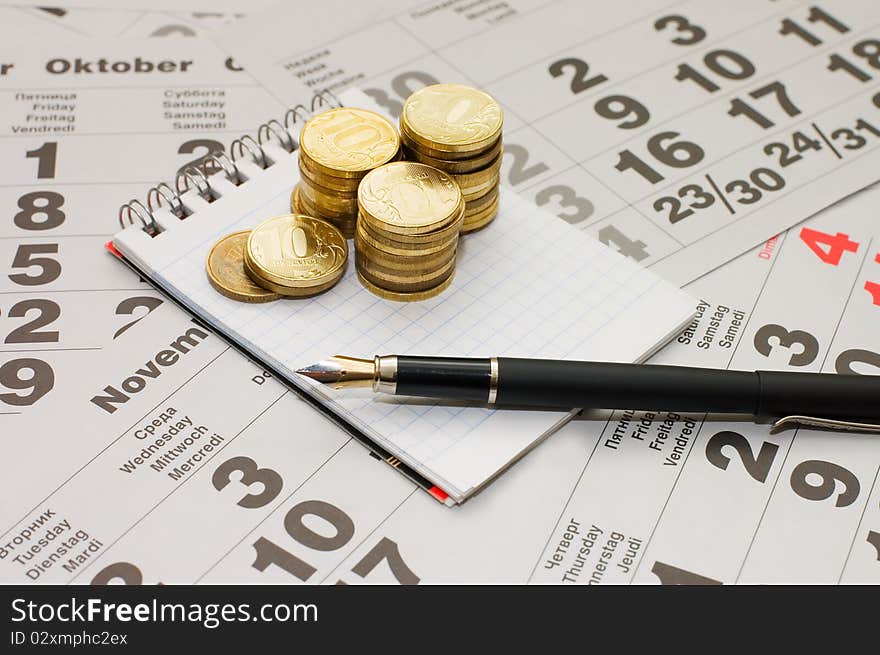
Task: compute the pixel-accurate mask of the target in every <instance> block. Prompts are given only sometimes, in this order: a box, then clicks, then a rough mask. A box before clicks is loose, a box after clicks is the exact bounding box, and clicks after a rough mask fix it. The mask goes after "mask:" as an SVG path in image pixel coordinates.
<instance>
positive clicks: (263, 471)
mask: <svg viewBox="0 0 880 655" xmlns="http://www.w3.org/2000/svg"><path fill="white" fill-rule="evenodd" d="M232 473H240V474H241V475H240V476H239V478H238V480H239V482H240V483H241V484H242V485H244V486H245V487H248V488H250V487H251V486H252V485H255V484H259V485H261V486H262V491H261V492H260V493H257V494H254V493H249V494H247V495H246V496H242V497H241V498H240V499H239V501H238V505H239V506H240V507H246V508H247V509H259V508H260V507H265V506H266V505H268V504H269V503H271V502H272V501H273V500H275V499H276V498H277V497H278V494H280V493H281V489H282V488H283V487H284V482H283V481H282V479H281V476H280V475H279V474H278V472H277V471H274V470H273V469H270V468H260V467H259V466H257V463H256V462H255V461H254V460H252V459H251V458H250V457H244V456H242V457H233V458H232V459H228V460H226V461H225V462H223V463H222V464H221V465H220V466H218V467H217V470H215V471H214V475H213V476H212V477H211V482H212V484H213V485H214V488H215V489H216V490H217V491H222V490H223V489H225V488H226V486H227V485H228V484H229V483H230V482H232V477H231V474H232Z"/></svg>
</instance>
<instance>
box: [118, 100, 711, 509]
mask: <svg viewBox="0 0 880 655" xmlns="http://www.w3.org/2000/svg"><path fill="white" fill-rule="evenodd" d="M326 98H327V96H317V97H316V98H315V99H314V102H313V110H314V107H315V105H318V106H320V104H321V100H324V99H326ZM342 101H343V102H344V103H345V104H347V105H351V106H359V107H367V108H372V109H374V110H378V108H376V107H375V105H374V104H373V103H372V101H371V100H370V99H368V98H367V97H366V96H365V95H364V94H362V93H360V92H358V91H348V92H346V93H345V94H343V96H342ZM306 116H307V112H305V111H304V110H303V109H302V108H300V109H298V110H296V111H290V112H288V115H287V117H286V118H287V120H286V121H285V125H284V126H282V124H281V123H280V122H278V121H270V122H269V123H267V124H265V125H263V126H261V127H260V129H259V130H258V138H257V139H252V138H249V137H245V138H244V139H243V140H240V141H239V142H238V143H237V144H234V145H233V147H231V151H232V153H233V155H238V156H237V158H227V157H226V156H222V157H218V159H217V164H218V166H222V168H223V172H222V173H218V174H216V175H214V176H212V177H205V176H204V175H203V174H202V173H200V172H199V171H195V170H191V171H189V172H185V173H183V174H182V175H181V176H180V177H179V178H178V180H177V182H180V183H181V184H180V185H179V187H180V188H183V187H184V186H185V185H189V186H191V188H190V189H189V190H188V191H186V192H184V193H182V194H177V193H175V192H173V191H172V190H171V187H170V186H168V185H160V186H158V187H155V188H154V189H151V190H150V192H149V194H148V196H147V197H148V202H147V203H138V202H133V203H129V204H128V205H125V206H123V208H122V209H121V210H120V220H121V221H124V220H126V219H128V221H129V222H130V223H131V225H129V226H128V227H126V228H125V229H123V230H122V231H121V232H119V233H118V234H116V235H115V237H114V238H113V242H112V244H113V246H114V249H115V251H116V253H117V254H118V255H119V256H121V257H122V258H123V259H124V260H125V261H126V262H127V263H128V264H129V265H131V266H132V267H134V268H135V269H136V270H138V271H139V272H140V273H141V274H142V275H144V276H145V277H146V278H148V279H149V280H151V281H152V282H153V283H154V284H155V285H156V286H157V287H158V288H159V289H161V290H163V291H164V292H165V293H167V294H168V295H170V296H171V297H172V298H174V299H175V300H176V301H178V302H179V303H180V304H182V305H183V306H185V307H186V308H187V309H189V310H190V311H191V312H192V313H193V314H195V315H196V316H197V317H198V318H199V319H200V320H201V321H203V322H204V323H205V324H207V325H208V326H210V327H211V328H212V329H213V330H215V331H217V332H218V333H220V334H222V335H223V336H225V337H226V338H227V339H228V340H229V341H230V342H232V343H233V344H235V345H237V346H238V347H240V348H242V349H243V350H245V351H246V352H247V353H248V354H249V356H251V357H252V358H253V359H255V360H257V361H258V362H260V364H261V365H262V366H264V367H266V368H267V369H268V370H271V371H274V372H275V373H276V374H277V375H279V376H280V377H282V378H283V379H284V380H285V381H286V382H287V383H288V384H289V385H291V386H293V387H295V388H296V389H297V390H299V391H301V392H303V393H304V394H305V395H306V396H307V397H309V398H310V399H312V400H313V401H314V402H315V404H316V405H318V406H320V407H321V408H323V409H324V410H325V411H328V412H329V413H331V414H332V415H333V416H334V417H335V418H336V419H337V420H339V421H340V422H342V423H343V424H345V425H346V426H347V427H348V428H349V429H350V431H352V433H353V434H354V435H355V436H357V437H359V438H361V439H362V440H364V441H366V442H367V443H368V445H370V447H371V448H372V449H373V450H374V452H376V453H377V454H379V455H380V456H381V457H382V458H383V459H385V460H386V461H388V463H390V464H391V465H392V466H394V467H395V468H397V469H398V470H400V471H402V472H404V473H406V474H408V475H409V476H410V477H412V478H413V479H415V480H416V481H418V482H419V483H420V484H422V485H423V486H424V487H425V488H426V489H428V490H429V491H431V493H432V494H433V495H434V496H435V497H437V498H438V499H440V500H443V501H445V502H447V503H448V504H451V503H453V502H461V501H463V500H464V499H466V498H467V497H468V496H470V495H471V494H473V493H475V492H476V491H477V490H479V489H480V488H481V487H482V486H483V485H484V484H486V483H487V482H488V481H490V480H491V479H493V478H494V477H495V476H496V475H498V474H499V473H500V472H501V471H503V470H504V469H505V468H506V467H507V466H509V465H510V464H511V463H513V462H514V461H516V460H517V459H518V458H519V457H520V456H522V455H523V454H524V453H526V452H527V451H528V450H529V449H530V448H531V447H533V446H534V445H535V444H536V443H538V442H539V441H540V440H541V439H542V438H543V437H545V436H546V435H548V434H550V433H551V432H552V431H553V430H554V429H555V428H557V427H558V426H559V425H561V424H562V423H564V422H565V421H566V420H568V419H569V418H570V417H571V415H572V414H571V413H564V412H538V411H516V410H492V409H490V408H487V407H472V406H454V405H453V406H450V405H441V404H435V403H426V402H417V403H413V402H401V401H400V399H393V398H382V397H378V396H374V395H373V394H372V393H371V392H370V391H368V390H344V391H336V390H332V389H327V388H325V387H322V386H320V385H317V384H315V383H313V382H312V381H311V380H307V379H305V378H302V377H300V376H297V375H296V374H295V373H294V371H295V370H296V369H297V368H298V367H301V366H303V365H306V364H309V363H312V362H314V361H316V360H319V359H321V358H324V357H326V356H328V355H332V354H335V353H346V354H351V355H361V356H372V355H374V354H384V353H395V354H413V355H427V354H433V355H445V356H471V357H490V356H511V357H515V356H519V357H547V358H569V359H597V360H607V361H637V360H640V359H643V358H644V357H646V356H647V355H649V354H650V353H651V352H652V351H654V350H655V349H656V348H657V347H658V346H659V345H660V344H662V343H664V342H665V341H666V340H668V339H669V338H671V337H672V336H673V335H674V334H676V333H677V332H678V331H679V330H680V329H682V328H683V327H684V325H685V324H686V323H687V322H688V321H689V320H690V318H691V316H692V315H693V308H694V304H695V303H694V302H693V301H692V300H691V299H690V298H689V297H688V296H687V295H685V294H684V293H682V292H680V291H679V290H678V289H676V288H674V287H672V286H671V285H670V284H668V283H666V282H664V281H663V280H661V279H660V278H658V277H657V276H656V275H654V274H653V273H651V272H650V271H648V270H646V269H643V268H641V267H639V266H638V265H636V264H635V263H633V262H632V261H630V260H628V259H626V258H624V257H623V256H621V255H619V254H618V253H616V252H614V251H612V250H611V249H609V248H606V247H605V246H603V245H602V244H600V243H598V242H597V241H595V240H593V239H592V238H591V237H590V236H588V235H587V234H586V233H584V232H582V231H580V230H577V229H576V228H573V227H571V226H570V225H568V224H567V223H565V222H564V221H561V220H560V219H558V218H556V217H555V216H553V215H551V214H548V213H546V212H544V211H542V210H540V209H538V208H537V207H535V206H534V205H533V204H532V203H530V202H529V201H527V200H525V199H522V198H520V197H518V196H517V195H516V194H514V193H513V192H511V191H509V190H506V189H502V190H501V207H500V211H499V214H498V217H497V218H496V219H495V220H494V221H493V222H492V223H491V224H490V225H489V226H488V227H487V228H485V229H483V230H481V231H479V232H476V233H473V234H468V235H465V236H463V237H462V240H461V243H460V246H459V255H458V262H457V267H456V274H455V279H454V281H453V283H452V285H451V287H450V288H449V289H447V290H446V291H445V292H444V293H442V294H441V295H440V296H438V297H436V298H433V299H430V300H426V301H423V302H415V303H396V302H393V301H389V300H383V299H381V298H378V297H376V296H374V295H372V294H371V293H370V292H369V291H367V290H366V289H364V288H363V287H362V286H361V285H360V283H359V282H358V280H357V277H356V275H355V271H354V266H353V265H352V264H353V258H354V253H353V252H351V257H352V262H350V264H349V269H348V271H347V273H346V275H345V277H344V278H343V279H342V281H341V282H340V283H339V284H338V285H337V286H335V287H334V288H332V289H331V290H330V291H328V292H326V293H324V294H321V295H319V296H316V297H313V298H309V299H284V300H280V301H276V302H273V303H267V304H246V303H239V302H236V301H234V300H230V299H228V298H225V297H224V296H222V295H220V294H219V293H217V292H216V291H215V290H214V289H213V288H212V287H211V286H210V284H209V283H208V279H207V276H206V274H205V259H206V257H207V254H208V250H209V249H210V247H211V246H212V245H213V243H214V242H215V241H216V240H217V239H218V238H219V237H220V236H221V235H223V234H227V233H229V232H232V231H235V230H241V229H247V228H250V227H253V226H254V225H256V224H257V223H259V222H260V221H262V220H264V219H266V218H269V217H271V216H275V215H279V214H283V213H289V212H290V194H291V190H292V188H293V186H294V185H295V184H296V183H297V182H298V180H299V171H298V167H297V152H296V147H297V141H296V136H297V134H298V130H299V128H301V123H302V119H303V118H306ZM160 203H161V207H160V206H159V205H160ZM217 384H218V385H222V384H223V380H217ZM296 432H297V426H295V425H291V426H290V444H291V457H295V456H296V443H297V440H296ZM365 465H366V464H365ZM365 493H369V490H365Z"/></svg>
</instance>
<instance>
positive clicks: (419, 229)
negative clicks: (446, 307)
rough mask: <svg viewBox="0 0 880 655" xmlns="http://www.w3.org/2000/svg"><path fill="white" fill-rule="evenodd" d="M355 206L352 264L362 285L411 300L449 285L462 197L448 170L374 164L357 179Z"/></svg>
mask: <svg viewBox="0 0 880 655" xmlns="http://www.w3.org/2000/svg"><path fill="white" fill-rule="evenodd" d="M358 206H359V208H360V213H359V214H358V220H357V231H356V234H355V240H354V245H355V264H356V266H357V272H358V278H359V279H360V281H361V283H362V284H363V285H364V286H365V287H366V288H367V289H369V290H370V291H372V292H373V293H375V294H376V295H378V296H381V297H382V298H387V299H389V300H399V301H413V300H424V299H426V298H431V297H433V296H436V295H437V294H439V293H440V292H441V291H443V290H444V289H446V288H447V287H448V286H449V285H450V284H451V282H452V278H453V276H454V274H455V255H456V249H457V247H458V235H459V232H460V231H461V226H462V223H463V222H464V199H463V197H462V193H461V190H460V189H459V187H458V185H457V184H456V183H455V181H454V180H453V179H452V178H451V177H450V176H449V175H447V174H446V173H444V172H443V171H440V170H437V169H436V168H433V167H431V166H428V165H426V164H420V163H417V162H406V161H400V162H393V163H391V164H386V165H385V166H380V167H379V168H377V169H375V170H373V171H371V172H370V173H368V174H367V175H366V176H365V177H364V179H363V180H362V181H361V185H360V189H359V190H358Z"/></svg>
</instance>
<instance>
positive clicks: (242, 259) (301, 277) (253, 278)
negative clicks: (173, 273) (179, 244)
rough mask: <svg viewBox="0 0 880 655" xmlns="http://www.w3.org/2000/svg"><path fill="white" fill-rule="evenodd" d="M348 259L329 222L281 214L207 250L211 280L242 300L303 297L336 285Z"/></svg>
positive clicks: (344, 245) (338, 234)
mask: <svg viewBox="0 0 880 655" xmlns="http://www.w3.org/2000/svg"><path fill="white" fill-rule="evenodd" d="M347 263H348V242H347V241H346V240H345V237H343V236H342V233H341V232H340V231H339V230H338V229H337V228H336V227H334V226H333V225H331V224H330V223H328V222H326V221H322V220H320V219H317V218H312V217H311V216H302V215H296V214H287V215H284V216H276V217H275V218H270V219H268V220H266V221H263V222H262V223H260V224H259V225H257V226H256V227H255V228H254V229H253V230H244V231H242V232H235V233H233V234H228V235H226V236H224V237H222V238H221V239H220V240H219V241H217V243H215V244H214V246H213V247H212V248H211V251H210V252H209V253H208V261H207V270H208V279H209V280H210V282H211V285H212V286H213V287H214V288H215V289H217V291H219V292H220V293H222V294H223V295H224V296H226V297H228V298H232V299H233V300H240V301H242V302H268V301H270V300H277V299H278V298H281V297H282V296H287V297H292V298H304V297H306V296H313V295H316V294H319V293H322V292H324V291H326V290H327V289H329V288H330V287H332V286H333V285H334V284H336V283H337V282H338V281H339V280H340V279H341V278H342V275H343V273H345V268H346V264H347Z"/></svg>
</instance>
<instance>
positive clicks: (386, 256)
mask: <svg viewBox="0 0 880 655" xmlns="http://www.w3.org/2000/svg"><path fill="white" fill-rule="evenodd" d="M354 252H355V255H356V256H357V257H358V258H359V259H358V261H362V262H363V263H364V264H367V265H369V266H371V267H373V266H375V267H377V268H379V269H380V270H383V271H385V272H387V273H395V272H400V273H412V272H426V271H433V270H436V269H438V268H440V267H441V266H445V265H446V264H447V263H448V262H449V260H450V259H452V258H453V257H454V256H455V247H454V246H453V247H452V248H447V249H446V250H442V251H440V252H437V253H433V254H431V255H413V254H407V255H397V254H394V253H388V252H385V251H384V250H379V249H378V248H375V247H374V246H372V245H370V244H369V243H367V242H365V241H364V240H363V239H359V238H358V237H357V236H355V241H354Z"/></svg>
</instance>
